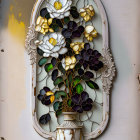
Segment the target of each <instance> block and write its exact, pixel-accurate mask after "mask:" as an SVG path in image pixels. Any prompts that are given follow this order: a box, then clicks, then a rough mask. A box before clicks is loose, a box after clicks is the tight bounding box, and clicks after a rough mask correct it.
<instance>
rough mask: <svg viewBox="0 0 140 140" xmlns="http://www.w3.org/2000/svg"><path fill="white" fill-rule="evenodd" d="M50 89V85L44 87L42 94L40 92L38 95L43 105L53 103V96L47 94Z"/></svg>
mask: <svg viewBox="0 0 140 140" xmlns="http://www.w3.org/2000/svg"><path fill="white" fill-rule="evenodd" d="M48 91H50V89H49V88H48V87H44V88H43V89H41V90H40V94H38V96H37V98H38V100H40V101H41V103H42V104H43V105H50V104H51V101H50V97H51V96H47V95H46V93H47V92H48Z"/></svg>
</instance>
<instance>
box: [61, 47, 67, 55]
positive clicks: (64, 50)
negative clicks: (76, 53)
mask: <svg viewBox="0 0 140 140" xmlns="http://www.w3.org/2000/svg"><path fill="white" fill-rule="evenodd" d="M67 51H68V49H67V48H61V49H60V51H59V54H65V53H66V52H67Z"/></svg>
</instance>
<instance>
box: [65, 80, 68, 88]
mask: <svg viewBox="0 0 140 140" xmlns="http://www.w3.org/2000/svg"><path fill="white" fill-rule="evenodd" d="M65 82H66V87H68V86H69V82H68V79H66V81H65Z"/></svg>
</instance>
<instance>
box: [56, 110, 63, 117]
mask: <svg viewBox="0 0 140 140" xmlns="http://www.w3.org/2000/svg"><path fill="white" fill-rule="evenodd" d="M61 114H62V109H60V110H57V111H56V117H58V116H59V115H61Z"/></svg>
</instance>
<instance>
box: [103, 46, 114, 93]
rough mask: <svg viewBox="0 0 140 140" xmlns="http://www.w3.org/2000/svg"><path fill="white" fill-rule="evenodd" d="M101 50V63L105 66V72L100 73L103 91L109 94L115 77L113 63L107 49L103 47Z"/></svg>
mask: <svg viewBox="0 0 140 140" xmlns="http://www.w3.org/2000/svg"><path fill="white" fill-rule="evenodd" d="M102 50H103V62H104V65H105V70H104V71H103V72H102V83H103V90H104V92H105V93H106V94H110V89H111V86H112V83H113V82H112V81H113V78H114V76H115V71H116V70H115V64H114V62H113V58H112V55H111V53H110V50H109V48H108V47H105V48H103V49H102Z"/></svg>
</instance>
